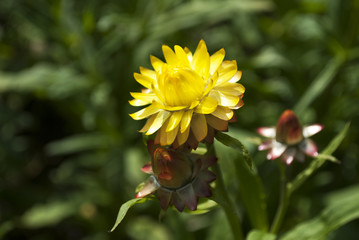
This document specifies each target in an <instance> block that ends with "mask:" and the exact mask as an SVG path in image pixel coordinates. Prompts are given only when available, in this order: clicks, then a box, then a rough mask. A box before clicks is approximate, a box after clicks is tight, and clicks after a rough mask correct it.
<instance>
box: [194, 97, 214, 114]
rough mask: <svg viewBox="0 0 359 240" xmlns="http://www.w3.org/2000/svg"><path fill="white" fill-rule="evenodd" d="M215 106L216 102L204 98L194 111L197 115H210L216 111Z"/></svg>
mask: <svg viewBox="0 0 359 240" xmlns="http://www.w3.org/2000/svg"><path fill="white" fill-rule="evenodd" d="M217 105H218V102H217V101H216V100H215V99H213V98H210V97H204V98H203V99H202V101H201V103H200V104H199V105H198V106H197V107H196V108H195V110H194V111H195V112H196V113H199V114H210V113H212V112H214V111H215V110H216V108H217Z"/></svg>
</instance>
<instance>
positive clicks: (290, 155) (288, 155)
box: [282, 147, 297, 165]
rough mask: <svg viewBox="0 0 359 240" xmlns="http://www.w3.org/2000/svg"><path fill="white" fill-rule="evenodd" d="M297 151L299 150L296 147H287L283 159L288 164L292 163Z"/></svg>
mask: <svg viewBox="0 0 359 240" xmlns="http://www.w3.org/2000/svg"><path fill="white" fill-rule="evenodd" d="M296 153H297V150H296V149H295V147H289V148H287V149H286V150H285V151H284V153H283V155H282V159H283V161H284V162H285V163H286V164H287V165H289V164H291V163H292V162H293V160H294V158H295V156H296Z"/></svg>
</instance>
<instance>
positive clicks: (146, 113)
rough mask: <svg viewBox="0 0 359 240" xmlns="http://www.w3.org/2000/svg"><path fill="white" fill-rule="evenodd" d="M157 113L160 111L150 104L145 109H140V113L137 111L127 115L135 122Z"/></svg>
mask: <svg viewBox="0 0 359 240" xmlns="http://www.w3.org/2000/svg"><path fill="white" fill-rule="evenodd" d="M159 111H161V109H158V108H157V107H155V106H154V105H153V104H152V105H150V106H148V107H146V108H143V109H141V110H140V111H137V112H135V113H132V114H129V115H130V116H131V117H132V118H133V119H135V120H141V119H144V118H147V117H149V116H151V115H153V114H155V113H158V112H159Z"/></svg>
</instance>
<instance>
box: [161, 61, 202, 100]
mask: <svg viewBox="0 0 359 240" xmlns="http://www.w3.org/2000/svg"><path fill="white" fill-rule="evenodd" d="M204 88H205V82H204V81H203V79H202V78H201V77H200V76H199V75H198V74H197V73H196V72H195V71H193V70H192V69H190V68H187V67H179V66H170V65H165V66H163V68H162V71H161V73H159V75H158V90H159V92H160V94H161V95H162V99H163V100H164V103H165V104H166V105H168V106H171V107H176V106H186V107H189V106H191V104H192V103H194V102H196V101H200V99H201V98H202V96H203V92H204Z"/></svg>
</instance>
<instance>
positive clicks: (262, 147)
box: [258, 140, 273, 151]
mask: <svg viewBox="0 0 359 240" xmlns="http://www.w3.org/2000/svg"><path fill="white" fill-rule="evenodd" d="M272 145H273V140H267V141H265V142H263V143H261V145H259V146H258V150H259V151H264V150H267V149H270V148H271V147H272Z"/></svg>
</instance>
